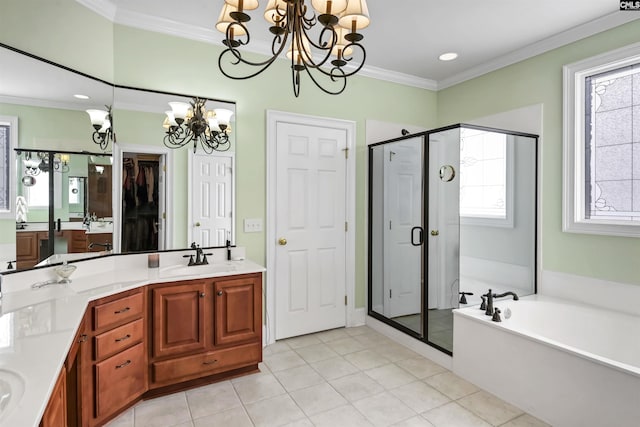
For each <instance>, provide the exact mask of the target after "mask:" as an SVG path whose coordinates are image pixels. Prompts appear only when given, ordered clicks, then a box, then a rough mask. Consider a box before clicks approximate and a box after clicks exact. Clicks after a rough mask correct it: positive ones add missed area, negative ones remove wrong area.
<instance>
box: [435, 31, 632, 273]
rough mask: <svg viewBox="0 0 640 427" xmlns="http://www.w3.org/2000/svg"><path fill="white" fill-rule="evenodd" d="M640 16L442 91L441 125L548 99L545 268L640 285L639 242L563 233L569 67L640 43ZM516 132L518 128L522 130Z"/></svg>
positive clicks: (543, 171) (542, 167) (543, 167)
mask: <svg viewBox="0 0 640 427" xmlns="http://www.w3.org/2000/svg"><path fill="white" fill-rule="evenodd" d="M638 34H640V21H635V22H632V23H629V24H626V25H624V26H621V27H618V28H615V29H613V30H609V31H606V32H604V33H601V34H598V35H595V36H592V37H589V38H587V39H584V40H581V41H578V42H576V43H572V44H570V45H567V46H564V47H562V48H559V49H555V50H553V51H550V52H547V53H545V54H542V55H539V56H536V57H534V58H531V59H529V60H526V61H523V62H520V63H517V64H514V65H512V66H509V67H505V68H502V69H500V70H497V71H495V72H492V73H489V74H486V75H484V76H481V77H478V78H476V79H473V80H469V81H466V82H464V83H461V84H458V85H456V86H453V87H451V88H448V89H445V90H441V91H440V92H438V101H437V103H438V123H439V125H446V124H450V123H457V122H465V121H470V120H473V119H475V118H479V117H483V116H488V115H491V114H496V113H500V112H503V111H508V110H512V109H515V108H520V107H523V106H527V105H533V104H543V132H542V135H541V136H542V139H541V145H540V148H539V149H540V164H539V173H540V175H541V178H542V181H541V183H542V196H541V200H540V206H541V210H540V213H541V215H542V228H541V230H540V232H541V233H542V268H543V269H545V270H551V271H557V272H564V273H570V274H577V275H582V276H588V277H595V278H599V279H604V280H611V281H619V282H624V283H633V284H639V285H640V268H639V267H638V262H637V260H639V259H640V241H639V240H638V239H637V238H631V237H628V238H626V237H603V236H596V235H586V234H573V233H563V232H562V66H563V65H565V64H569V63H572V62H576V61H578V60H581V59H583V58H587V57H590V56H593V55H597V54H600V53H603V52H606V51H608V50H612V49H616V48H619V47H622V46H624V45H627V44H631V43H636V42H638V40H639V38H638ZM516 130H517V129H516Z"/></svg>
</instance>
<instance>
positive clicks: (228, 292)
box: [213, 275, 262, 346]
mask: <svg viewBox="0 0 640 427" xmlns="http://www.w3.org/2000/svg"><path fill="white" fill-rule="evenodd" d="M261 284H262V275H254V276H245V277H242V278H238V279H230V280H220V281H217V282H215V283H214V285H213V287H214V294H215V295H214V298H215V328H214V331H215V332H214V333H215V336H214V343H215V345H216V346H219V345H227V344H234V343H240V342H245V341H252V340H258V341H260V340H261V337H262V299H261V296H262V295H261V294H262V292H261V288H262V286H261Z"/></svg>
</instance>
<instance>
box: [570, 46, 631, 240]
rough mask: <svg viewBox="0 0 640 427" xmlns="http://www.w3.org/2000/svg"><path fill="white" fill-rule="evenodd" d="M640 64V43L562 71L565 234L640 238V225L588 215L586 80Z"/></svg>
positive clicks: (578, 63)
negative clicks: (586, 189) (586, 182)
mask: <svg viewBox="0 0 640 427" xmlns="http://www.w3.org/2000/svg"><path fill="white" fill-rule="evenodd" d="M639 63H640V43H634V44H632V45H628V46H625V47H622V48H620V49H616V50H613V51H610V52H606V53H603V54H600V55H596V56H593V57H590V58H586V59H584V60H582V61H578V62H574V63H572V64H568V65H565V66H563V67H562V68H563V69H562V72H563V101H564V105H563V179H562V181H563V184H562V187H563V192H562V231H563V232H568V233H582V234H598V235H608V236H624V237H640V221H629V220H612V219H602V218H596V219H593V218H586V215H585V121H586V119H585V102H586V99H585V80H586V78H587V77H589V76H593V75H596V74H601V73H603V72H607V71H612V70H615V69H618V68H623V67H626V66H629V65H634V64H639Z"/></svg>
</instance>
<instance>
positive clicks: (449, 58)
mask: <svg viewBox="0 0 640 427" xmlns="http://www.w3.org/2000/svg"><path fill="white" fill-rule="evenodd" d="M457 57H458V54H457V53H455V52H447V53H443V54H442V55H440V56H439V57H438V59H439V60H440V61H453V60H454V59H456V58H457Z"/></svg>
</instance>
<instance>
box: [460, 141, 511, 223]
mask: <svg viewBox="0 0 640 427" xmlns="http://www.w3.org/2000/svg"><path fill="white" fill-rule="evenodd" d="M504 136H505V216H504V218H501V217H496V216H489V215H464V214H462V213H460V225H471V226H482V227H498V228H514V215H515V213H514V197H515V194H514V190H513V189H514V187H515V174H514V161H515V155H514V151H515V144H514V141H513V135H509V134H506V133H505V134H504ZM460 169H461V170H460V174H462V168H460Z"/></svg>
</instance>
